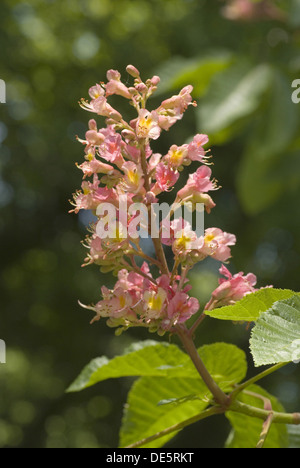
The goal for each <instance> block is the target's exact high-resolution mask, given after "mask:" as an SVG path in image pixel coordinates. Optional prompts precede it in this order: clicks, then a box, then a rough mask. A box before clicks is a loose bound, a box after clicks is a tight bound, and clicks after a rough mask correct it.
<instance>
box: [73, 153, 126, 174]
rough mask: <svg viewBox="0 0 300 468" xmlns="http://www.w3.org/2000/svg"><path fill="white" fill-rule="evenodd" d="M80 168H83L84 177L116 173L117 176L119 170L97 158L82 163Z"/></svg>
mask: <svg viewBox="0 0 300 468" xmlns="http://www.w3.org/2000/svg"><path fill="white" fill-rule="evenodd" d="M78 168H79V169H81V170H82V172H83V174H84V177H90V176H92V175H93V174H111V175H112V174H114V175H115V176H116V175H117V172H118V171H115V169H114V167H113V166H111V165H110V164H105V163H103V162H102V161H99V160H98V159H96V158H94V159H92V160H91V161H86V162H84V163H82V164H80V165H79V166H78Z"/></svg>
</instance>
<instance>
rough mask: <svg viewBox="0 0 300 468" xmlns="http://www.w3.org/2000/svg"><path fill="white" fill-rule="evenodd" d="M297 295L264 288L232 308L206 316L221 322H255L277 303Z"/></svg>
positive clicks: (286, 290) (226, 307)
mask: <svg viewBox="0 0 300 468" xmlns="http://www.w3.org/2000/svg"><path fill="white" fill-rule="evenodd" d="M294 294H295V292H294V291H291V290H290V289H275V288H264V289H260V290H259V291H257V292H255V293H253V294H247V295H246V296H245V297H243V299H241V300H240V301H239V302H237V303H236V304H234V305H232V306H224V307H220V308H219V309H214V310H207V311H205V314H206V315H209V316H210V317H214V318H217V319H220V320H231V321H233V322H241V321H245V322H255V321H256V320H257V319H258V318H259V316H260V315H261V313H262V312H265V311H266V310H268V309H269V308H270V307H271V306H272V305H273V304H274V302H276V301H279V300H281V299H287V298H289V297H292V296H293V295H294Z"/></svg>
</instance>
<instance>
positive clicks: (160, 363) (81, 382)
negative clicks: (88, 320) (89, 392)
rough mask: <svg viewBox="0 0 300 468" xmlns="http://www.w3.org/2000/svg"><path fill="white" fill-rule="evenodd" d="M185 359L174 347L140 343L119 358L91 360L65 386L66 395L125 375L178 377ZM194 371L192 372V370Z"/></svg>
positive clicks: (154, 342)
mask: <svg viewBox="0 0 300 468" xmlns="http://www.w3.org/2000/svg"><path fill="white" fill-rule="evenodd" d="M187 360H188V356H187V355H186V354H185V353H183V352H182V351H181V350H180V349H179V348H178V347H177V346H176V345H171V344H169V343H164V342H162V343H158V342H156V341H151V340H147V341H143V342H140V343H136V344H134V345H132V346H130V348H128V349H127V350H126V351H125V352H124V354H123V356H117V357H115V358H113V359H111V360H109V359H108V358H107V357H105V356H103V357H100V358H97V359H94V360H93V361H92V362H91V363H90V364H88V366H86V367H85V368H84V370H83V371H82V373H81V374H80V375H79V377H78V378H77V379H76V380H75V382H74V383H73V384H72V385H71V386H70V387H69V389H68V390H67V391H68V392H78V391H80V390H83V389H85V388H87V387H90V386H92V385H95V384H96V383H98V382H101V381H103V380H107V379H111V378H117V377H128V376H146V375H148V376H166V375H168V373H169V372H171V371H173V376H176V375H177V374H180V373H181V375H182V366H183V364H184V363H186V362H187ZM193 372H194V371H193Z"/></svg>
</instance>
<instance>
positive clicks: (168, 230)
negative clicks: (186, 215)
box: [161, 218, 204, 256]
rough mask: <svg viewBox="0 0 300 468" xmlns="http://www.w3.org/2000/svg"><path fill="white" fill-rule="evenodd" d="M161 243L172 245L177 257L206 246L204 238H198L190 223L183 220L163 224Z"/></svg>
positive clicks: (166, 221)
mask: <svg viewBox="0 0 300 468" xmlns="http://www.w3.org/2000/svg"><path fill="white" fill-rule="evenodd" d="M161 241H162V243H163V244H165V245H172V248H173V252H174V254H175V255H184V256H187V255H188V254H189V253H190V252H191V251H192V250H200V249H201V248H202V247H203V244H204V240H203V237H200V238H198V237H197V234H196V233H195V231H193V230H192V227H191V225H190V223H188V222H187V221H185V220H184V219H183V218H179V219H175V220H173V221H171V222H169V221H168V220H164V221H163V222H162V239H161Z"/></svg>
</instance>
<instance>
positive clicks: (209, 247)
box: [200, 228, 236, 262]
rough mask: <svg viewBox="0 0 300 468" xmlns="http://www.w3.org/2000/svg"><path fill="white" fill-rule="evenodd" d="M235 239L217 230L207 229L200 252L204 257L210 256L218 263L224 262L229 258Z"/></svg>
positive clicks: (232, 235) (233, 236)
mask: <svg viewBox="0 0 300 468" xmlns="http://www.w3.org/2000/svg"><path fill="white" fill-rule="evenodd" d="M235 243H236V237H235V235H234V234H228V233H227V232H223V231H222V230H221V229H218V228H209V229H206V231H205V236H204V245H203V247H202V248H201V249H200V252H201V253H202V254H203V255H204V256H211V257H213V258H214V259H216V260H219V261H220V262H226V261H227V260H228V259H229V258H230V257H231V251H230V247H229V246H231V245H235Z"/></svg>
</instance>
